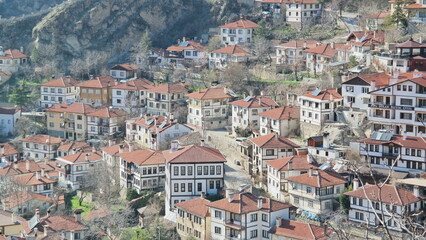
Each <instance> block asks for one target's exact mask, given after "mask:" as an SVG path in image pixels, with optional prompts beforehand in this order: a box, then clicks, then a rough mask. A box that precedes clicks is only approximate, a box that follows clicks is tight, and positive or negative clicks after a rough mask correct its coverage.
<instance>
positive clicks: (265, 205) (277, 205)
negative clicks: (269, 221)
mask: <svg viewBox="0 0 426 240" xmlns="http://www.w3.org/2000/svg"><path fill="white" fill-rule="evenodd" d="M258 199H262V208H261V209H259V207H258V202H257V201H258ZM210 207H213V208H217V209H222V210H225V211H227V212H232V213H237V214H244V213H251V212H257V211H263V212H276V211H279V210H282V209H286V208H290V205H288V204H286V203H283V202H279V201H276V200H272V199H270V198H265V197H258V196H256V195H254V194H252V193H250V192H243V193H239V194H236V195H235V196H234V197H233V200H232V201H231V202H230V201H229V199H228V198H224V199H221V200H218V201H215V202H212V203H210Z"/></svg>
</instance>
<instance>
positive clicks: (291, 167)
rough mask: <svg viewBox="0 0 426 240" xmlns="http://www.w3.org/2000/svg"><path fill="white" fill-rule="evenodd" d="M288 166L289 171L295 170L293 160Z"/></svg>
mask: <svg viewBox="0 0 426 240" xmlns="http://www.w3.org/2000/svg"><path fill="white" fill-rule="evenodd" d="M287 166H288V170H291V169H293V161H292V160H290V161H288V163H287Z"/></svg>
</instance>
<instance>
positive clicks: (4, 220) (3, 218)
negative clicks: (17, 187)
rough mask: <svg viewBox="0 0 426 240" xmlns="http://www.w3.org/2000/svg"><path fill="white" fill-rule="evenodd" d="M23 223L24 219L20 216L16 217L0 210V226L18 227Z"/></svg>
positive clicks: (9, 212)
mask: <svg viewBox="0 0 426 240" xmlns="http://www.w3.org/2000/svg"><path fill="white" fill-rule="evenodd" d="M12 215H13V217H12ZM12 220H14V221H12ZM24 221H25V219H23V218H22V217H20V216H17V215H16V214H15V213H13V212H11V211H4V210H3V209H0V226H10V225H18V224H19V223H23V222H24Z"/></svg>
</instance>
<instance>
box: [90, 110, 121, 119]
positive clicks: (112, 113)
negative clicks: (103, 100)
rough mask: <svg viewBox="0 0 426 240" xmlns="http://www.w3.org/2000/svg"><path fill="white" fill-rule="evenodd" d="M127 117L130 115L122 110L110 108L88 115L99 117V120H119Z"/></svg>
mask: <svg viewBox="0 0 426 240" xmlns="http://www.w3.org/2000/svg"><path fill="white" fill-rule="evenodd" d="M127 115H128V113H127V112H126V111H124V110H121V109H118V108H109V107H103V108H100V109H95V110H94V111H93V112H91V113H88V114H87V116H91V117H98V118H117V117H125V116H127Z"/></svg>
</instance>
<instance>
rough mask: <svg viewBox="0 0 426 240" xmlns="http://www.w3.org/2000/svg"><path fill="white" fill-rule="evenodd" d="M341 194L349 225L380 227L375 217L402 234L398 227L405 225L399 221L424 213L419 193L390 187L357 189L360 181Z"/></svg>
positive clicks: (383, 185) (375, 186) (355, 180)
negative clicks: (350, 223)
mask: <svg viewBox="0 0 426 240" xmlns="http://www.w3.org/2000/svg"><path fill="white" fill-rule="evenodd" d="M344 194H345V195H346V196H348V197H349V202H350V208H349V221H351V222H354V223H368V225H369V226H372V227H375V226H378V225H380V220H379V219H377V216H376V214H378V215H379V217H380V218H381V220H382V221H383V222H384V223H385V224H386V226H387V227H388V228H389V229H391V230H394V231H399V232H401V231H402V230H403V228H402V227H401V224H405V220H402V219H401V218H403V217H404V216H405V215H407V214H409V215H415V214H416V213H420V212H422V211H424V204H423V198H422V197H420V196H419V192H418V189H417V191H416V190H414V192H412V191H409V190H407V189H404V188H399V187H397V186H395V185H391V184H380V187H379V186H377V185H370V184H366V185H364V186H362V187H359V180H358V179H354V190H353V191H350V192H346V193H344ZM414 221H416V219H414ZM404 227H405V226H404Z"/></svg>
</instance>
